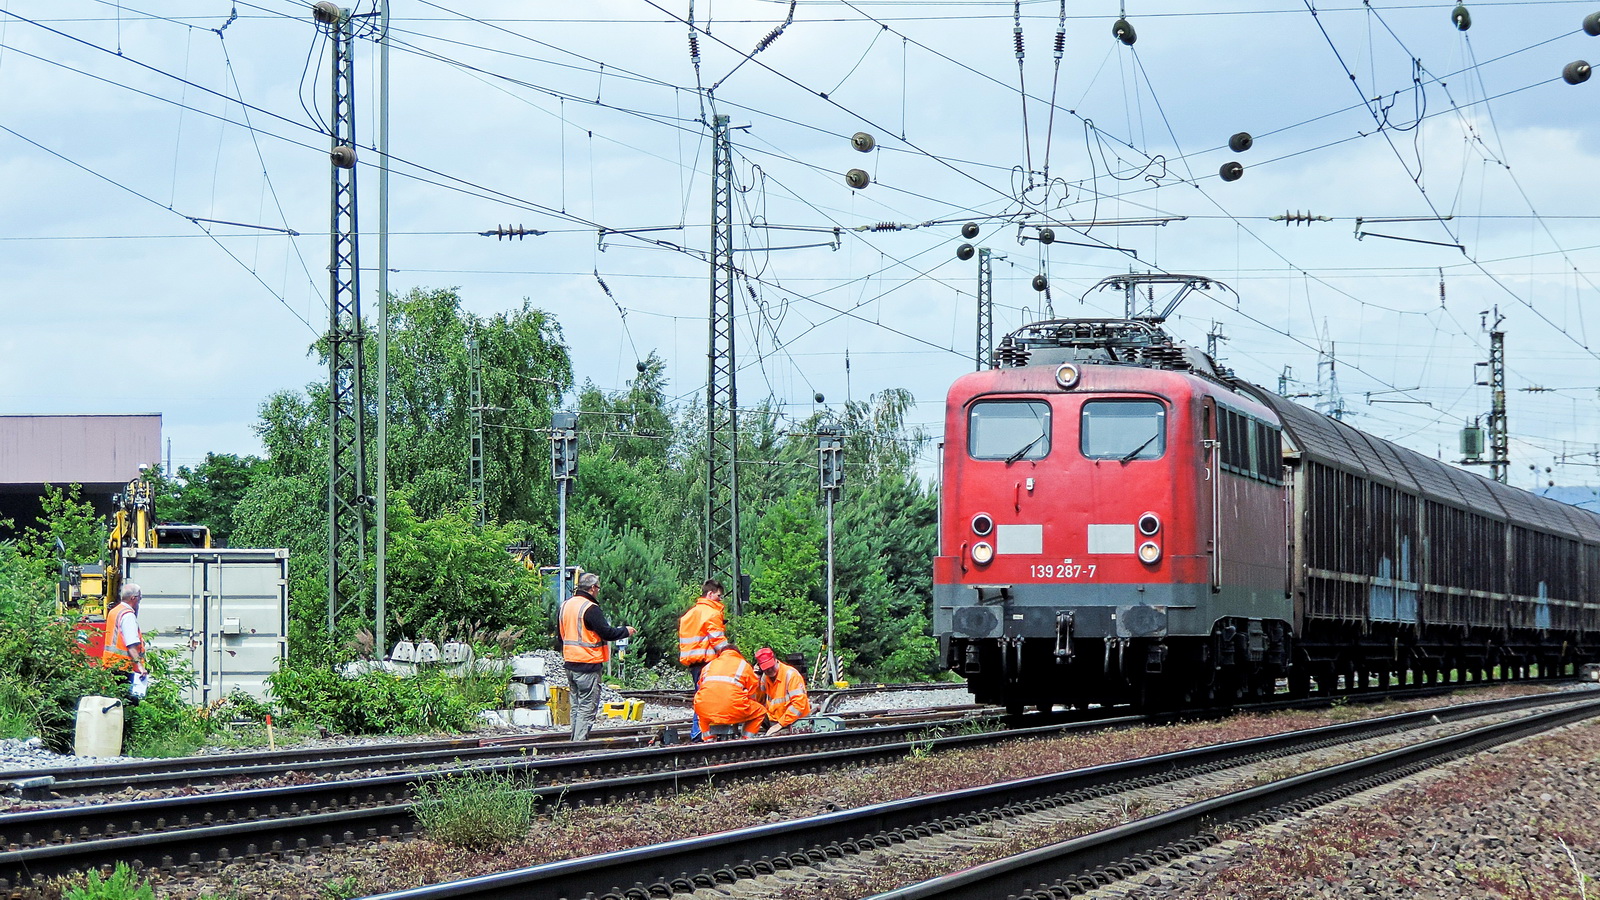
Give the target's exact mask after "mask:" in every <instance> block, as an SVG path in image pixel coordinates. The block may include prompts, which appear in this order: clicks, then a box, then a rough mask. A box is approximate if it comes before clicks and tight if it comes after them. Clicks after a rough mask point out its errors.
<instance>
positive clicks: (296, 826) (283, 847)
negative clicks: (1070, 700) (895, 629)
mask: <svg viewBox="0 0 1600 900" xmlns="http://www.w3.org/2000/svg"><path fill="white" fill-rule="evenodd" d="M1559 696H1561V695H1540V696H1534V697H1524V698H1515V699H1513V700H1509V701H1490V702H1487V703H1479V704H1469V705H1467V706H1464V707H1460V708H1459V709H1460V710H1475V709H1480V708H1481V709H1486V710H1487V709H1512V708H1518V707H1519V706H1529V705H1538V704H1544V703H1560V702H1563V701H1562V700H1561V699H1557V698H1558V697H1559ZM1468 714H1470V713H1468V712H1450V711H1447V710H1441V711H1427V712H1422V713H1415V714H1408V715H1409V718H1407V717H1391V718H1390V719H1389V720H1386V721H1389V722H1392V723H1399V722H1405V721H1421V720H1424V719H1427V718H1429V717H1432V716H1435V715H1455V716H1462V715H1468ZM1419 717H1420V718H1419ZM1144 721H1145V720H1143V719H1142V718H1138V717H1121V718H1117V719H1111V720H1099V721H1091V722H1084V723H1071V724H1055V725H1047V726H1040V727H1035V728H1028V729H1018V730H1013V731H1008V732H1003V733H979V734H957V735H940V734H939V733H938V731H939V729H941V728H947V727H948V725H949V723H943V724H942V725H941V724H940V723H920V724H907V725H899V726H893V727H881V728H875V729H862V730H856V731H844V732H837V733H833V734H826V735H797V736H792V737H781V738H772V739H766V740H761V741H741V742H728V743H719V744H710V745H694V746H677V747H670V746H669V747H660V748H649V749H633V750H623V751H617V752H612V753H605V754H590V755H586V756H577V757H562V758H544V757H536V758H533V759H526V760H516V761H511V762H501V763H497V764H494V765H489V766H478V767H452V768H448V769H442V770H439V771H436V772H432V773H424V774H420V775H419V774H415V773H407V774H397V775H386V776H377V777H369V778H362V779H352V780H346V781H338V782H321V783H314V784H307V785H288V786H281V787H272V788H258V789H253V790H246V791H231V792H219V793H212V794H195V795H189V796H182V797H169V798H162V799H155V800H139V801H131V802H121V803H107V804H99V805H95V806H84V807H75V808H68V809H59V808H58V809H49V810H38V811H32V812H24V813H13V814H10V815H0V847H4V848H6V849H5V850H4V851H0V879H4V880H5V882H6V884H7V885H8V886H15V885H18V884H21V883H23V882H25V881H27V880H30V879H37V878H40V877H45V876H49V875H55V874H62V873H65V872H68V871H73V870H83V869H87V868H92V867H96V866H103V865H109V864H112V863H114V862H117V861H127V862H134V863H136V864H141V865H147V866H155V867H160V868H163V869H167V870H180V871H181V870H183V869H185V868H186V867H188V868H196V867H204V866H205V865H207V864H209V863H213V862H226V861H230V860H233V859H237V858H241V857H243V858H251V857H260V856H270V855H284V854H296V853H299V852H303V851H306V850H311V849H313V848H326V847H331V846H334V845H337V844H345V843H353V842H358V841H366V840H376V839H392V838H397V837H404V836H406V835H409V834H410V833H411V832H412V831H413V830H414V828H415V818H414V813H413V811H412V796H413V793H412V792H413V785H414V784H415V783H416V782H417V781H420V780H426V779H427V778H431V777H439V776H441V775H445V774H451V773H456V772H465V771H494V772H504V773H512V774H515V775H517V776H518V777H522V778H525V779H527V783H528V784H530V786H531V790H532V792H533V793H534V794H535V796H536V798H537V799H538V801H539V803H540V804H541V805H542V806H544V807H545V808H550V807H551V806H553V805H555V804H557V803H562V804H568V805H583V804H589V803H599V802H608V801H614V800H618V799H621V798H624V797H641V796H645V797H649V796H671V795H673V794H676V793H677V792H679V791H680V790H682V789H685V788H688V787H696V788H698V787H702V786H704V785H706V784H707V783H708V782H712V783H726V782H727V781H729V780H733V779H740V778H749V777H757V776H768V775H772V774H777V773H792V772H814V771H823V770H827V769H831V768H837V767H841V766H846V765H858V764H863V763H870V762H875V761H886V760H898V759H903V758H905V757H906V756H907V755H908V754H911V753H913V752H916V753H930V752H937V751H941V750H945V749H952V748H958V747H967V746H974V745H980V744H984V743H991V742H995V741H1002V740H1014V739H1022V738H1030V737H1048V736H1057V735H1063V734H1071V733H1074V732H1081V731H1085V730H1090V729H1095V730H1098V729H1104V728H1107V727H1131V726H1133V725H1138V724H1143V723H1144ZM1367 727H1372V726H1367ZM1378 727H1380V728H1381V727H1395V726H1393V725H1389V726H1378Z"/></svg>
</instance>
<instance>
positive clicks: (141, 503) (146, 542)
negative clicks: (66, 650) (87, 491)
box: [56, 466, 211, 659]
mask: <svg viewBox="0 0 1600 900" xmlns="http://www.w3.org/2000/svg"><path fill="white" fill-rule="evenodd" d="M144 473H145V467H144V466H140V467H139V476H138V477H137V478H135V479H133V480H132V481H130V482H128V485H127V487H126V488H125V489H124V490H123V492H122V493H120V494H117V495H116V496H115V497H114V498H113V502H115V503H116V507H117V509H116V512H115V513H113V514H112V517H111V535H110V537H109V538H108V539H107V540H106V549H107V551H108V554H109V558H105V559H101V560H100V561H99V562H96V563H88V564H83V565H73V564H72V563H70V562H69V561H68V560H66V559H65V556H66V548H65V547H64V546H63V545H62V543H61V540H60V539H59V538H57V539H56V549H57V551H58V552H59V553H60V554H61V555H62V557H63V558H62V560H61V578H60V580H59V582H58V583H57V585H56V612H57V614H59V615H62V616H68V617H71V618H73V619H75V620H77V629H78V630H79V631H81V632H84V635H83V636H82V637H80V639H79V641H80V643H81V645H82V646H83V648H84V652H85V653H87V654H88V655H89V656H90V657H93V658H96V659H98V658H99V657H100V655H101V653H102V652H103V651H104V649H105V621H106V613H107V612H108V611H109V610H110V609H111V607H112V606H113V605H114V604H115V603H116V598H117V593H118V592H119V591H120V590H121V589H122V579H123V578H124V576H125V575H126V571H127V570H126V563H125V561H124V559H123V551H125V550H127V549H129V548H134V547H138V548H144V547H199V548H205V549H209V548H210V547H211V529H209V528H207V527H205V526H204V525H182V524H162V525H158V524H156V521H155V491H154V486H153V485H152V484H151V483H150V481H149V480H147V479H146V478H145V477H144Z"/></svg>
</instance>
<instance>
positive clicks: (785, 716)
mask: <svg viewBox="0 0 1600 900" xmlns="http://www.w3.org/2000/svg"><path fill="white" fill-rule="evenodd" d="M756 668H757V669H759V670H760V671H761V690H762V694H763V695H764V697H765V700H766V704H767V734H776V733H777V732H779V731H782V730H783V729H785V728H788V727H789V726H790V725H793V724H794V723H796V722H798V721H800V720H801V719H804V718H805V717H806V716H809V715H811V698H810V697H808V696H806V678H805V676H804V675H801V674H800V671H799V670H798V669H796V668H795V667H794V666H791V665H789V664H788V663H781V662H778V657H777V655H776V654H774V653H773V652H772V651H771V650H770V649H768V648H766V647H762V648H761V649H760V650H757V651H756Z"/></svg>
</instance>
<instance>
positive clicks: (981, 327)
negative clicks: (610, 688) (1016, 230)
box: [977, 247, 994, 371]
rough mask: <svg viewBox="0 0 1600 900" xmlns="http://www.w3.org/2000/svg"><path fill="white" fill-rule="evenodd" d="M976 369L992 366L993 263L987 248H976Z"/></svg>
mask: <svg viewBox="0 0 1600 900" xmlns="http://www.w3.org/2000/svg"><path fill="white" fill-rule="evenodd" d="M977 361H978V369H979V370H980V371H981V370H983V369H988V368H991V367H992V366H993V365H994V262H993V261H992V260H990V258H989V248H988V247H979V248H978V352H977Z"/></svg>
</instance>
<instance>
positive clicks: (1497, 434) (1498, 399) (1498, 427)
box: [1489, 307, 1511, 484]
mask: <svg viewBox="0 0 1600 900" xmlns="http://www.w3.org/2000/svg"><path fill="white" fill-rule="evenodd" d="M1505 320H1506V319H1505V316H1502V315H1500V308H1499V307H1495V310H1494V325H1493V326H1491V328H1490V331H1489V396H1490V406H1489V472H1490V473H1491V474H1492V475H1493V476H1494V480H1495V481H1498V482H1500V483H1501V484H1505V483H1506V476H1507V475H1508V474H1510V471H1511V434H1510V430H1509V428H1508V427H1507V422H1506V333H1505V330H1504V329H1502V328H1501V327H1500V323H1501V322H1504V321H1505Z"/></svg>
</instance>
